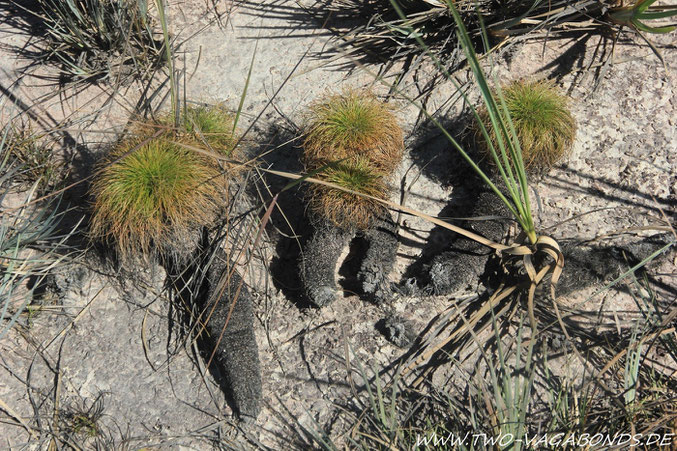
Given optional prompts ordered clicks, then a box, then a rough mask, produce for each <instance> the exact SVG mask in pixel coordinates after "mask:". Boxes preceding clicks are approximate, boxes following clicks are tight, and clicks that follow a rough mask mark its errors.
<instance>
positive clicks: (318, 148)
mask: <svg viewBox="0 0 677 451" xmlns="http://www.w3.org/2000/svg"><path fill="white" fill-rule="evenodd" d="M303 149H304V158H305V161H306V162H307V164H308V165H309V166H311V167H319V166H322V165H323V164H326V163H328V162H332V161H338V160H341V159H344V158H354V157H358V156H359V157H363V158H366V159H368V160H369V162H370V164H371V165H372V166H373V167H374V168H375V169H379V170H382V171H385V172H390V171H392V170H394V169H395V168H396V167H397V165H398V164H399V163H400V160H401V158H402V152H403V150H404V143H403V137H402V129H401V128H400V126H399V124H398V123H397V119H396V118H395V115H394V114H393V111H392V108H390V107H389V106H388V105H387V104H385V103H384V102H381V101H380V100H379V99H377V98H376V96H374V94H373V93H371V92H369V91H362V90H348V91H346V92H344V93H342V94H333V95H330V96H329V97H328V98H326V99H322V100H321V101H319V102H317V103H315V104H314V105H312V106H311V120H310V125H309V126H308V132H307V134H306V138H305V140H304V143H303Z"/></svg>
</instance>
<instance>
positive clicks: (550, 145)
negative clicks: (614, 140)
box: [476, 82, 576, 170]
mask: <svg viewBox="0 0 677 451" xmlns="http://www.w3.org/2000/svg"><path fill="white" fill-rule="evenodd" d="M503 96H504V98H505V104H506V108H507V110H508V113H509V114H510V118H511V119H512V122H513V125H514V127H515V132H516V135H517V138H518V139H519V142H520V146H521V149H522V158H523V160H524V166H525V168H527V169H528V170H532V169H537V170H543V169H548V168H550V167H552V166H553V165H554V164H555V163H556V162H557V161H559V160H560V159H561V158H562V157H564V156H565V155H566V154H568V153H569V151H570V150H571V147H572V145H573V142H574V138H575V137H576V122H575V120H574V118H573V116H572V114H571V112H570V111H569V107H568V99H567V98H566V97H565V96H563V95H561V94H560V93H559V92H558V91H557V90H556V89H555V88H554V87H553V86H552V84H550V83H547V82H514V83H512V84H510V85H509V86H507V87H505V88H503ZM478 113H479V116H480V119H481V120H482V122H483V123H484V126H485V127H486V129H487V130H489V131H490V133H489V136H490V139H491V140H492V141H493V144H494V147H497V146H498V144H497V142H496V141H497V140H496V131H495V128H494V127H491V119H490V118H489V114H488V112H487V110H486V109H485V108H482V109H481V110H480V111H479V112H478ZM476 136H478V137H481V132H479V131H477V133H476ZM479 142H480V149H481V150H482V152H483V153H484V154H485V155H487V156H490V155H491V154H490V152H491V151H490V149H489V148H488V146H487V143H486V141H484V140H483V139H482V138H480V139H479Z"/></svg>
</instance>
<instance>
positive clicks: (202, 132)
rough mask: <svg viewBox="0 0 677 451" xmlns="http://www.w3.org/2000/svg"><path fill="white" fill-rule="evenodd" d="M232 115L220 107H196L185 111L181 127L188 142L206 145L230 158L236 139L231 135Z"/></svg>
mask: <svg viewBox="0 0 677 451" xmlns="http://www.w3.org/2000/svg"><path fill="white" fill-rule="evenodd" d="M233 121H234V118H233V115H232V114H231V113H230V112H229V111H227V110H226V109H225V108H224V107H222V106H219V105H217V106H198V107H188V108H187V109H186V112H185V115H184V119H183V127H184V129H185V131H186V134H187V136H188V138H189V140H192V141H194V142H195V144H197V145H206V146H208V147H209V148H210V150H213V151H215V152H218V153H220V154H222V155H224V156H226V157H230V156H231V155H232V153H233V150H234V149H235V144H236V143H237V139H236V138H235V136H234V134H233Z"/></svg>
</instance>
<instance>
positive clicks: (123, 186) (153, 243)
mask: <svg viewBox="0 0 677 451" xmlns="http://www.w3.org/2000/svg"><path fill="white" fill-rule="evenodd" d="M167 121H168V119H167V118H166V117H165V118H162V119H161V120H160V124H153V123H150V124H141V125H139V127H138V129H137V134H136V136H134V137H132V138H130V139H127V140H123V141H122V142H121V143H120V144H119V145H118V146H117V147H116V148H115V149H113V151H112V152H110V155H109V156H108V158H107V159H106V160H105V161H104V163H103V164H102V165H101V169H100V176H99V177H98V178H97V179H96V180H95V181H94V183H93V184H92V194H93V196H94V205H93V210H94V211H93V216H92V221H91V234H92V236H93V237H95V238H99V239H103V240H104V241H107V242H109V243H111V244H114V246H115V247H116V249H117V250H118V251H119V252H120V254H121V256H122V257H123V258H128V257H130V256H131V255H133V254H138V253H141V254H143V255H149V254H152V253H153V252H154V251H155V250H158V249H165V250H166V249H170V248H172V247H173V242H174V241H175V240H180V239H181V237H185V236H186V234H190V233H191V231H192V230H194V228H195V227H197V226H199V225H201V224H206V223H209V222H210V221H212V220H213V219H214V218H215V216H216V215H217V213H218V211H219V209H220V207H221V203H222V202H223V199H225V196H224V195H223V194H224V193H225V189H226V187H227V178H226V177H225V175H224V174H223V173H222V171H221V168H220V167H219V166H218V165H217V163H216V161H214V160H213V159H210V158H209V157H207V156H205V155H204V154H202V153H200V152H199V151H198V150H194V149H195V147H202V148H204V147H205V146H206V147H209V148H210V150H212V149H213V150H214V151H217V152H218V153H222V154H225V155H227V156H231V155H232V153H233V151H234V145H235V140H234V138H233V130H232V127H233V125H232V124H233V120H232V116H231V115H230V114H228V113H227V112H226V111H225V110H224V109H222V108H221V107H214V108H211V107H200V108H189V109H187V110H186V114H185V116H184V118H183V122H182V123H183V124H185V128H184V129H182V130H171V129H169V128H167V127H166V126H165V125H162V124H163V123H166V122H167ZM162 128H164V129H166V131H158V130H161V129H162ZM182 144H186V145H187V146H188V147H186V146H182Z"/></svg>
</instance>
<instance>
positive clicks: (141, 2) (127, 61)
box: [13, 0, 162, 81]
mask: <svg viewBox="0 0 677 451" xmlns="http://www.w3.org/2000/svg"><path fill="white" fill-rule="evenodd" d="M13 4H14V5H16V7H17V8H19V11H22V12H24V13H26V14H28V15H29V16H32V19H31V20H32V22H35V23H36V24H37V28H36V29H35V30H34V31H35V32H37V31H41V33H35V34H36V36H37V37H38V39H37V41H36V42H35V45H34V48H35V49H34V50H30V49H24V54H26V56H28V57H29V58H31V59H33V60H35V61H36V63H37V64H43V63H45V62H49V63H52V64H56V65H58V66H59V67H60V70H61V74H62V76H63V77H64V78H66V79H73V80H100V79H105V78H108V79H119V80H123V81H124V80H128V79H132V78H134V79H136V78H147V77H148V76H149V75H150V69H151V68H152V67H153V66H157V65H159V64H160V62H161V50H162V43H161V42H160V41H159V40H156V39H155V32H154V31H153V25H152V20H151V17H150V15H149V11H148V2H147V0H36V1H35V2H18V1H14V2H13Z"/></svg>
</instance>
